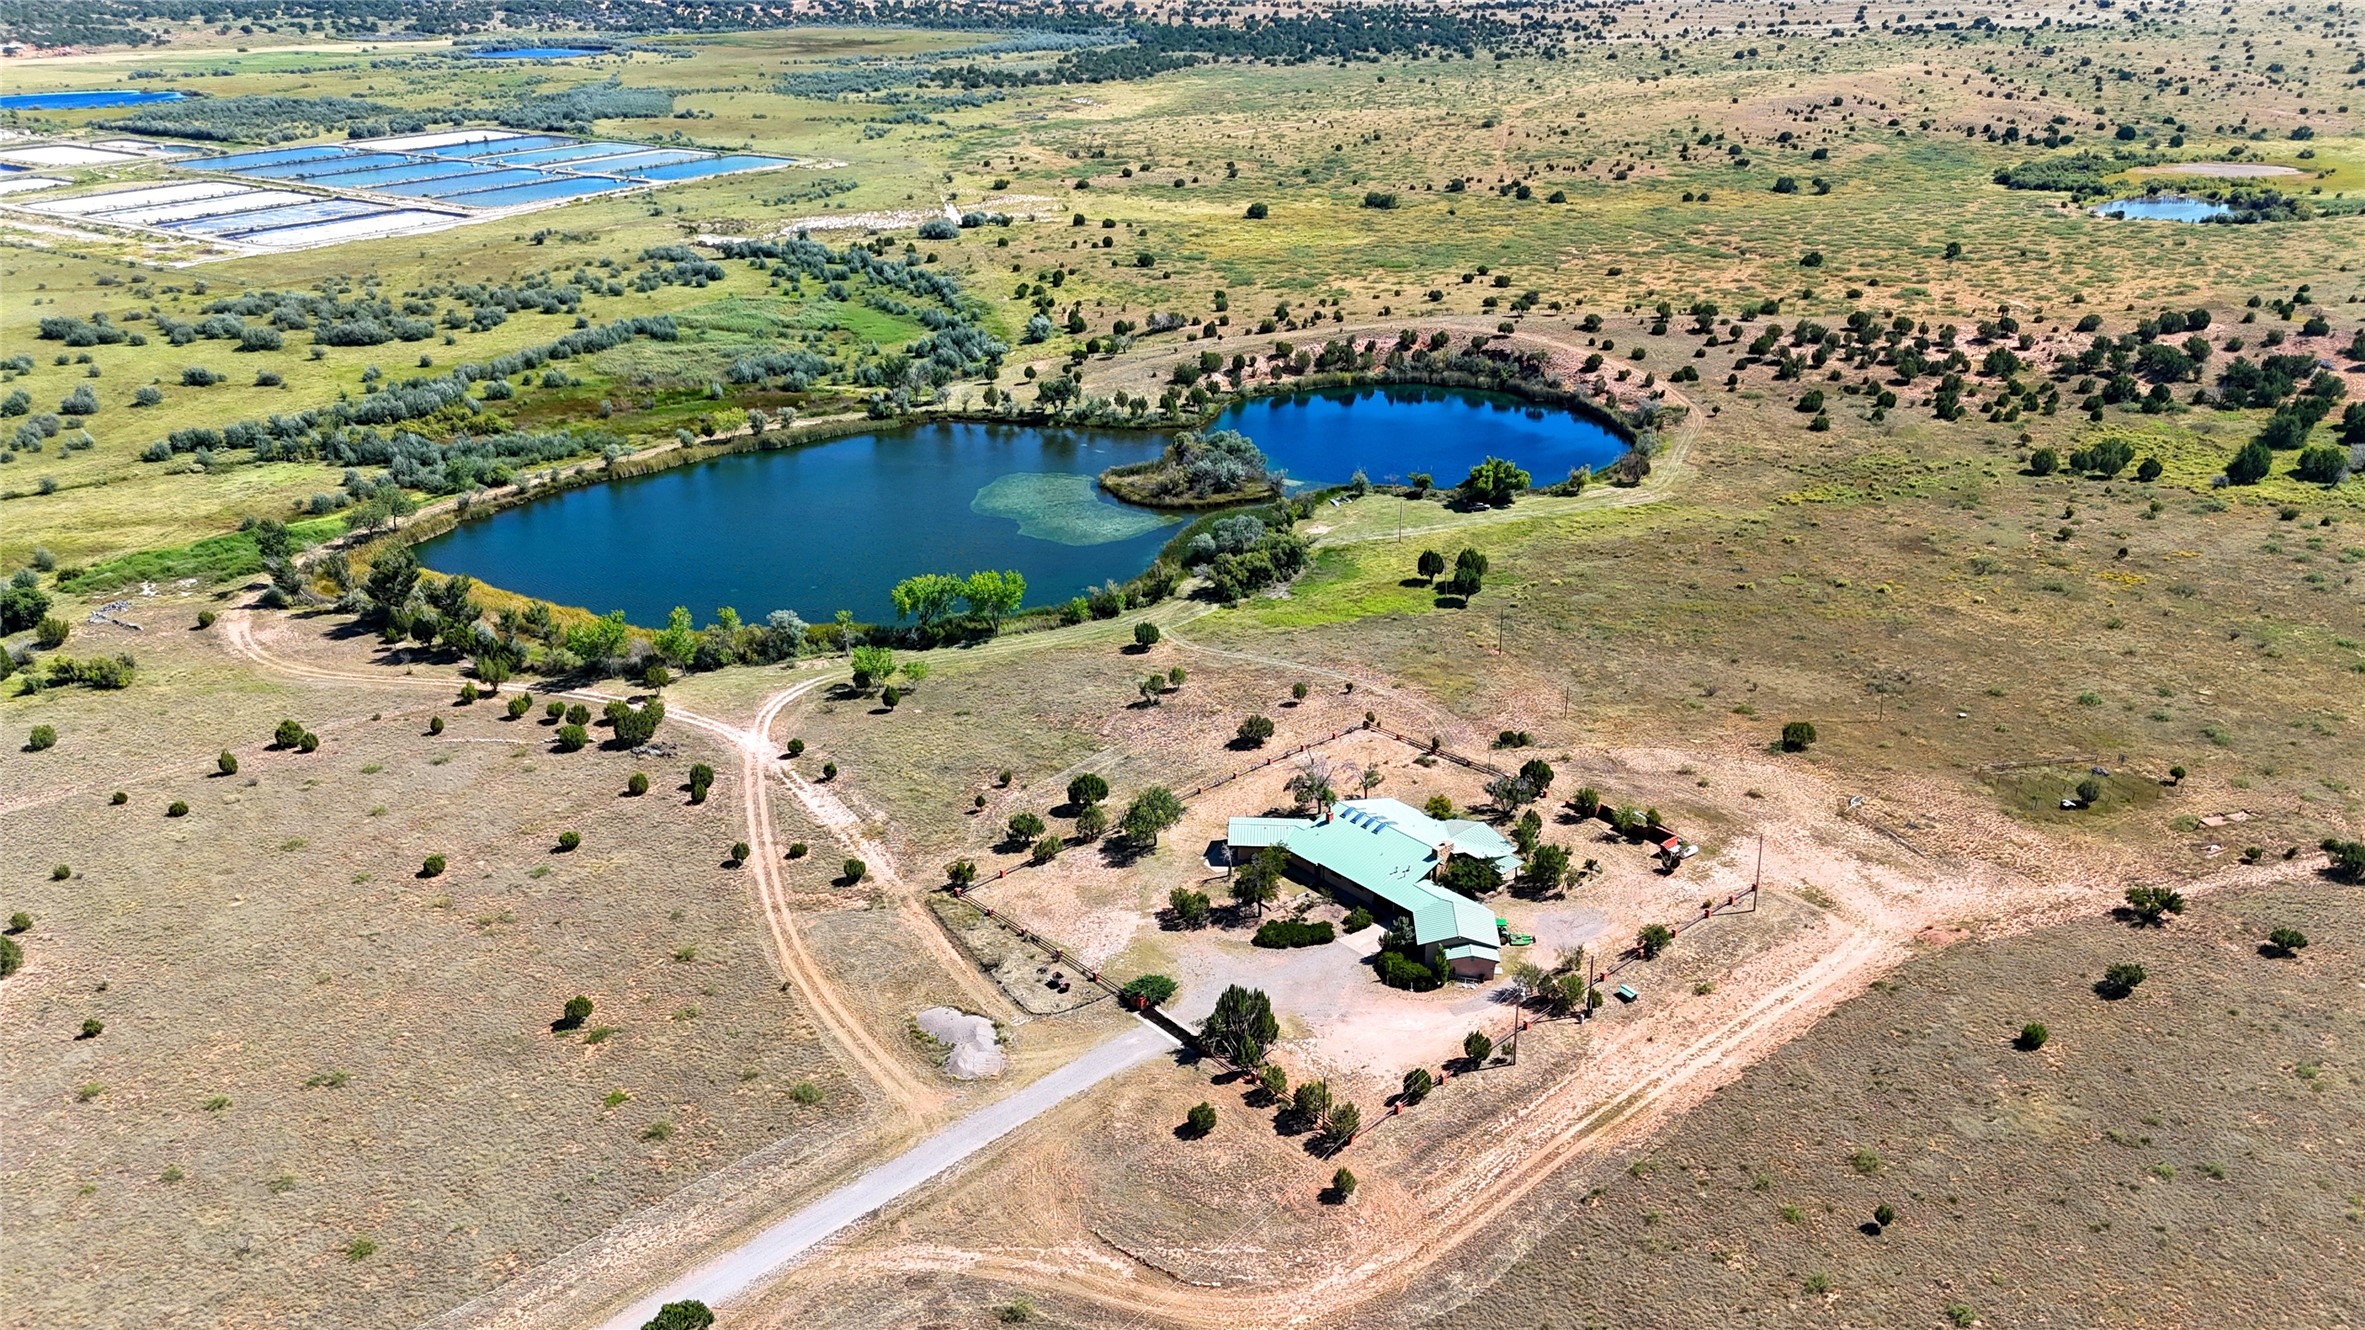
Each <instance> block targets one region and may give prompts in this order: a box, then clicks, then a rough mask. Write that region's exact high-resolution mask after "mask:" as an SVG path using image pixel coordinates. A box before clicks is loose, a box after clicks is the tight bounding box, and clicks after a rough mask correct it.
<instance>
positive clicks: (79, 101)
mask: <svg viewBox="0 0 2365 1330" xmlns="http://www.w3.org/2000/svg"><path fill="white" fill-rule="evenodd" d="M188 95H189V94H187V93H185V92H135V91H133V90H131V89H129V88H102V89H98V90H95V91H92V92H20V93H14V94H12V95H10V96H6V97H0V111H82V110H88V109H89V108H91V107H94V106H146V105H148V104H149V103H151V102H177V101H180V100H181V99H182V98H184V97H187V96H188Z"/></svg>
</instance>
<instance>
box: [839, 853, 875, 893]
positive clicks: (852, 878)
mask: <svg viewBox="0 0 2365 1330" xmlns="http://www.w3.org/2000/svg"><path fill="white" fill-rule="evenodd" d="M839 868H840V870H841V880H842V881H844V882H845V884H846V885H847V886H849V887H851V886H853V885H855V884H856V883H858V882H860V881H862V879H863V878H865V877H868V876H869V875H870V865H869V864H866V863H864V862H862V861H861V860H860V859H848V860H847V861H846V862H845V863H843V864H841V865H839Z"/></svg>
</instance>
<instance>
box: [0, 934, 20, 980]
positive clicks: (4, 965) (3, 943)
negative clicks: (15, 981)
mask: <svg viewBox="0 0 2365 1330" xmlns="http://www.w3.org/2000/svg"><path fill="white" fill-rule="evenodd" d="M24 964H25V949H24V948H23V947H20V946H18V945H17V942H16V939H15V938H12V937H0V979H6V978H7V977H8V976H10V975H12V974H15V973H16V972H17V971H18V970H20V969H23V968H24Z"/></svg>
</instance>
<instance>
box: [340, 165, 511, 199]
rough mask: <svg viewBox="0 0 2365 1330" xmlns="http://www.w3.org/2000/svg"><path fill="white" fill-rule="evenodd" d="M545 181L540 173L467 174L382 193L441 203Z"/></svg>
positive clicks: (418, 183)
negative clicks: (454, 197)
mask: <svg viewBox="0 0 2365 1330" xmlns="http://www.w3.org/2000/svg"><path fill="white" fill-rule="evenodd" d="M540 179H542V173H541V172H539V171H463V172H461V173H460V174H458V175H448V176H443V177H441V178H440V179H435V180H414V181H412V182H410V183H409V184H407V185H387V186H385V187H384V188H382V189H380V190H379V191H378V192H379V193H381V194H400V195H402V196H403V197H404V198H409V199H441V198H449V197H451V196H452V195H454V194H465V193H467V192H468V191H470V190H472V189H499V188H500V187H501V186H503V185H520V184H524V183H526V182H527V181H530V180H540Z"/></svg>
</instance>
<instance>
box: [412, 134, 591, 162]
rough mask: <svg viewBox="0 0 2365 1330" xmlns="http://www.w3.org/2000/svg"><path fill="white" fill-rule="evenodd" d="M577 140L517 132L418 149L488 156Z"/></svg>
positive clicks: (439, 154)
mask: <svg viewBox="0 0 2365 1330" xmlns="http://www.w3.org/2000/svg"><path fill="white" fill-rule="evenodd" d="M574 142H577V140H575V139H568V138H559V137H558V136H556V135H554V134H519V135H517V136H515V137H513V138H505V139H479V140H478V141H476V142H474V143H447V144H445V145H444V146H442V147H440V148H421V149H420V150H419V151H421V152H424V153H427V154H429V155H431V156H435V157H490V156H494V155H496V154H499V153H505V152H524V151H526V150H527V149H529V148H555V147H558V146H559V145H561V144H565V143H574Z"/></svg>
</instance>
